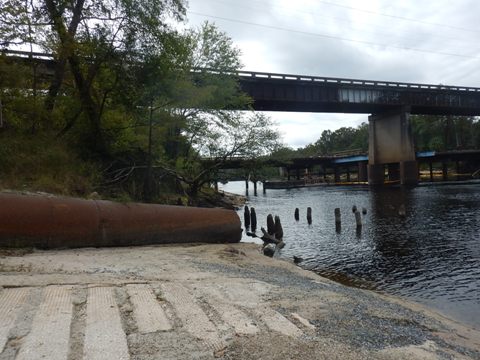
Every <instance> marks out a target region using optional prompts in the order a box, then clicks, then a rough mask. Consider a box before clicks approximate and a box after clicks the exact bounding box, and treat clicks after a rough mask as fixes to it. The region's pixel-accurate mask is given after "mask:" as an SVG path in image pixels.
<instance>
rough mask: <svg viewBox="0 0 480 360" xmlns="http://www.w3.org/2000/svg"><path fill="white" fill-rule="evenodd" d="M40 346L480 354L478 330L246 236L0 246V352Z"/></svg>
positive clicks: (158, 351)
mask: <svg viewBox="0 0 480 360" xmlns="http://www.w3.org/2000/svg"><path fill="white" fill-rule="evenodd" d="M32 349H34V350H32ZM42 356H43V358H50V359H57V358H58V359H60V358H64V359H65V358H66V359H69V360H72V359H96V358H98V359H214V358H220V359H480V334H479V332H478V331H477V330H475V329H472V328H469V327H467V326H464V325H462V324H459V323H457V322H455V321H452V320H449V319H447V318H445V317H443V316H441V315H440V314H438V313H435V312H433V311H430V310H428V309H425V308H423V307H421V306H419V305H417V304H413V303H409V302H406V301H403V300H401V299H399V298H395V297H390V296H385V295H382V294H377V293H374V292H371V291H364V290H360V289H354V288H349V287H345V286H343V285H340V284H337V283H334V282H331V281H329V280H327V279H324V278H321V277H319V276H317V275H316V274H313V273H310V272H308V271H304V270H302V269H300V268H299V267H297V266H296V265H294V264H293V263H288V262H286V261H282V260H278V259H270V258H267V257H265V256H263V255H261V253H260V250H259V246H258V245H254V244H243V243H241V244H234V245H182V246H180V245H179V246H171V245H170V246H146V247H135V248H134V247H131V248H102V249H93V248H85V249H73V250H55V251H38V250H35V251H31V252H29V251H25V250H23V251H11V250H8V251H7V250H4V251H0V360H4V359H37V358H42Z"/></svg>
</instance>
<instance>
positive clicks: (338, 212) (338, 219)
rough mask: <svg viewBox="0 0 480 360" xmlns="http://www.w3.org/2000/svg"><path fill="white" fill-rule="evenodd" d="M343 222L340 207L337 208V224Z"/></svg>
mask: <svg viewBox="0 0 480 360" xmlns="http://www.w3.org/2000/svg"><path fill="white" fill-rule="evenodd" d="M341 223H342V215H341V214H340V208H335V224H341Z"/></svg>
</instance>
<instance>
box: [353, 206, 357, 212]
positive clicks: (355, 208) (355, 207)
mask: <svg viewBox="0 0 480 360" xmlns="http://www.w3.org/2000/svg"><path fill="white" fill-rule="evenodd" d="M356 211H357V205H353V206H352V212H353V213H354V214H355V212H356Z"/></svg>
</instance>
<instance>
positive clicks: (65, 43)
mask: <svg viewBox="0 0 480 360" xmlns="http://www.w3.org/2000/svg"><path fill="white" fill-rule="evenodd" d="M83 2H84V0H79V1H78V2H77V4H76V6H75V10H74V17H75V16H78V17H79V16H80V15H81V12H82V10H83ZM45 4H46V6H47V10H48V13H49V15H50V17H51V20H52V22H53V27H54V30H55V31H56V33H57V35H58V38H59V39H60V42H61V49H62V51H64V52H65V54H66V59H67V61H68V64H69V65H70V69H71V70H72V74H73V78H74V80H75V85H76V87H77V90H78V92H79V95H80V101H81V103H82V107H83V109H84V110H85V112H86V114H87V116H88V118H89V120H90V131H91V138H92V149H93V150H94V151H95V152H97V153H100V154H105V152H106V150H105V143H104V140H103V136H102V132H101V128H100V116H99V111H98V106H97V105H96V104H95V101H94V100H93V97H92V95H91V92H90V85H89V84H88V83H87V82H86V81H85V77H84V76H83V74H82V71H81V68H80V60H79V58H78V56H77V55H76V54H75V46H76V44H75V40H74V38H73V36H72V35H71V34H70V33H69V32H68V31H67V28H66V26H65V23H64V22H63V18H62V15H61V13H60V12H59V10H58V9H57V6H56V4H55V2H54V0H45ZM72 21H73V20H72Z"/></svg>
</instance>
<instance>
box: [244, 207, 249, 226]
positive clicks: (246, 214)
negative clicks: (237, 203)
mask: <svg viewBox="0 0 480 360" xmlns="http://www.w3.org/2000/svg"><path fill="white" fill-rule="evenodd" d="M243 220H244V223H245V228H246V229H248V228H249V227H250V209H249V208H248V206H247V205H245V209H244V210H243Z"/></svg>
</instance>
